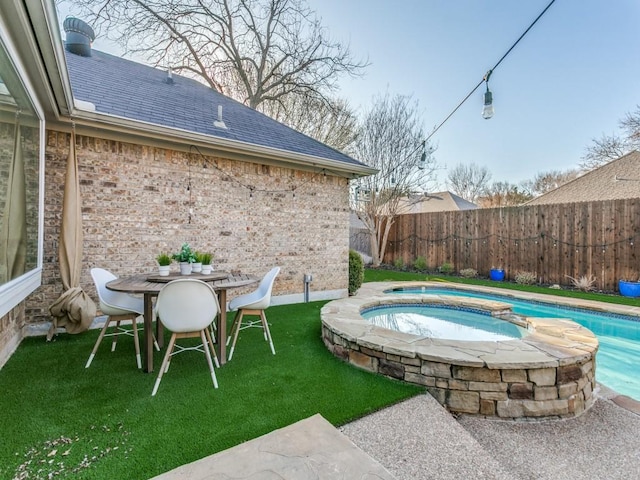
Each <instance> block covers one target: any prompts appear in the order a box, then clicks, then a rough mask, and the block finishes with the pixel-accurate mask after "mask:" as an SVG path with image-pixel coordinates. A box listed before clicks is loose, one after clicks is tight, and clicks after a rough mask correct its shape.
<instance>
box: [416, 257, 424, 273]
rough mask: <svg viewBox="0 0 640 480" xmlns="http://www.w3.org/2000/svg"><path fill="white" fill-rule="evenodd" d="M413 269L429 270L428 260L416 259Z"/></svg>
mask: <svg viewBox="0 0 640 480" xmlns="http://www.w3.org/2000/svg"><path fill="white" fill-rule="evenodd" d="M413 268H415V269H416V270H420V271H425V270H427V259H426V258H424V257H418V258H416V261H415V262H413Z"/></svg>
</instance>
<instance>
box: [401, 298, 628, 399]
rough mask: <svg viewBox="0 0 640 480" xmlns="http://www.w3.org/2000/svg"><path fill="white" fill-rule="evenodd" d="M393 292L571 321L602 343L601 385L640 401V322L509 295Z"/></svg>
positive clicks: (598, 362) (598, 371)
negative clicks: (492, 303)
mask: <svg viewBox="0 0 640 480" xmlns="http://www.w3.org/2000/svg"><path fill="white" fill-rule="evenodd" d="M390 293H409V294H415V293H426V294H434V295H455V296H463V297H473V298H483V299H488V300H497V301H500V302H505V303H508V304H510V305H512V308H513V312H514V313H517V314H520V315H525V316H530V317H543V318H544V317H547V318H549V317H551V318H553V317H558V318H568V319H570V320H573V321H574V322H576V323H578V324H580V325H582V326H583V327H586V328H588V329H589V330H591V331H592V332H593V333H594V334H595V335H596V337H597V338H598V342H599V343H600V347H599V349H598V354H597V355H596V378H597V380H598V382H600V383H602V384H604V385H606V386H607V387H609V388H612V389H614V390H615V391H617V392H619V393H621V394H623V395H627V396H629V397H632V398H634V399H636V400H639V401H640V374H639V373H638V372H640V319H639V318H637V317H631V316H625V315H615V314H611V315H607V314H604V313H601V312H592V311H590V310H584V309H574V308H570V307H563V306H559V305H555V304H548V303H541V302H533V301H527V300H523V299H520V298H513V297H509V296H506V295H492V294H484V293H478V292H473V291H467V290H464V291H463V290H456V289H454V288H430V287H427V288H410V289H402V290H396V291H393V292H390Z"/></svg>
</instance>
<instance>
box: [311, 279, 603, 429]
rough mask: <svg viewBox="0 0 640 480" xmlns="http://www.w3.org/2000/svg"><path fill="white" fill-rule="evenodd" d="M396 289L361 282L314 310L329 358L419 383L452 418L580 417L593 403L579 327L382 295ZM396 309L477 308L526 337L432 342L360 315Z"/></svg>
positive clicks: (590, 363) (449, 301) (498, 309)
mask: <svg viewBox="0 0 640 480" xmlns="http://www.w3.org/2000/svg"><path fill="white" fill-rule="evenodd" d="M412 285H416V283H415V282H413V283H412ZM425 285H427V284H425ZM399 286H401V285H400V284H398V283H395V282H394V283H387V282H384V283H383V282H379V283H366V284H364V285H363V286H362V287H361V288H360V290H359V291H358V294H357V295H356V296H354V297H348V298H344V299H340V300H335V301H333V302H329V303H328V304H326V305H325V306H324V307H323V308H322V312H321V318H322V336H323V341H324V343H325V345H326V346H327V347H328V348H329V349H330V350H331V351H332V352H333V353H334V355H336V356H338V357H340V358H342V359H344V360H346V361H348V362H349V363H351V364H353V365H355V366H357V367H360V368H363V369H366V370H370V371H372V372H376V373H380V374H382V375H386V376H389V377H393V378H398V379H400V380H404V381H407V382H411V383H415V384H419V385H424V386H425V387H426V388H427V390H428V391H429V392H430V393H431V394H432V395H433V396H434V397H435V398H436V399H437V400H438V401H439V402H440V403H441V404H442V405H444V406H445V407H446V408H447V409H449V410H450V411H452V412H456V413H467V414H475V415H483V416H489V417H499V418H505V419H516V418H561V417H573V416H577V415H580V414H581V413H582V412H584V411H585V410H586V409H588V408H589V407H590V406H591V405H592V404H593V400H594V397H593V390H594V388H595V355H596V352H597V350H598V340H597V339H596V337H595V335H593V334H592V333H591V332H590V331H589V330H587V329H586V328H584V327H582V326H580V325H578V324H577V323H575V322H573V321H570V320H566V319H556V318H554V319H541V318H524V317H520V316H517V315H514V314H513V313H512V312H511V309H510V306H509V305H508V304H507V303H503V302H495V301H488V300H482V299H472V298H464V297H454V296H445V295H438V296H435V295H433V296H432V295H424V294H420V295H397V294H394V295H386V294H385V293H384V292H385V291H386V290H389V289H392V288H397V287H399ZM398 304H404V305H407V304H432V305H446V306H447V307H449V308H451V307H453V308H462V309H477V310H482V311H484V312H489V313H490V314H491V315H493V316H498V317H500V318H502V319H503V320H505V321H509V322H515V323H518V324H519V325H520V326H522V327H524V328H526V329H527V330H528V333H527V335H524V336H522V338H514V339H507V340H498V341H474V340H451V339H444V338H443V339H438V338H431V337H430V336H428V335H419V334H418V335H414V334H408V333H403V332H398V331H394V330H390V329H388V328H382V327H380V326H375V325H373V324H371V323H369V322H367V320H365V319H364V318H363V317H362V315H361V311H363V310H365V309H370V308H373V307H376V306H383V305H384V306H386V305H398Z"/></svg>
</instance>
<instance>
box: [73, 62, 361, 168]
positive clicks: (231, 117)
mask: <svg viewBox="0 0 640 480" xmlns="http://www.w3.org/2000/svg"><path fill="white" fill-rule="evenodd" d="M65 55H66V61H67V67H68V70H69V77H70V81H71V87H72V90H73V96H74V98H75V99H76V100H82V101H84V102H90V103H92V104H93V105H95V111H96V112H98V113H103V114H108V115H114V116H117V117H122V118H126V119H130V120H137V121H141V122H146V123H152V124H156V125H161V126H164V127H169V128H175V129H180V130H186V131H189V132H195V133H199V134H203V135H207V136H211V137H215V138H220V139H226V140H232V141H233V140H235V141H238V142H243V143H247V144H253V145H258V146H262V147H267V148H273V149H277V150H283V151H287V152H293V153H298V154H303V155H310V156H313V157H318V158H322V159H327V160H332V161H337V162H340V163H344V164H348V165H353V166H363V165H364V164H362V163H361V162H358V161H357V160H354V159H353V158H351V157H349V156H348V155H345V154H343V153H341V152H339V151H337V150H335V149H333V148H331V147H329V146H327V145H325V144H323V143H321V142H319V141H317V140H315V139H313V138H311V137H308V136H306V135H304V134H302V133H300V132H297V131H295V130H293V129H292V128H289V127H287V126H286V125H284V124H282V123H280V122H277V121H275V120H273V119H272V118H270V117H268V116H266V115H264V114H262V113H260V112H258V111H256V110H253V109H252V108H249V107H247V106H245V105H243V104H241V103H240V102H237V101H235V100H233V99H231V98H229V97H226V96H225V95H222V94H221V93H219V92H216V91H215V90H213V89H211V88H209V87H208V86H206V85H204V84H202V83H200V82H198V81H196V80H193V79H190V78H186V77H183V76H180V75H172V78H173V82H167V77H168V74H167V72H166V71H163V70H159V69H156V68H152V67H149V66H147V65H143V64H141V63H137V62H134V61H131V60H127V59H124V58H120V57H116V56H114V55H109V54H107V53H103V52H99V51H96V50H93V51H92V56H90V57H82V56H79V55H74V54H72V53H69V52H66V51H65ZM219 106H221V107H222V120H223V122H224V124H225V125H226V127H227V128H220V127H217V126H215V124H214V122H215V121H216V120H217V119H218V107H219Z"/></svg>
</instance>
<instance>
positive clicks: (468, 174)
mask: <svg viewBox="0 0 640 480" xmlns="http://www.w3.org/2000/svg"><path fill="white" fill-rule="evenodd" d="M489 180H491V173H490V172H489V169H488V168H487V167H480V166H478V165H476V164H475V163H471V164H468V165H465V164H463V163H459V164H458V165H456V166H455V167H453V168H452V169H451V170H449V175H448V176H447V184H448V186H449V188H450V189H451V191H452V192H453V193H455V194H456V195H459V196H460V197H462V198H464V199H465V200H468V201H469V202H473V203H475V202H476V201H477V200H478V197H479V196H480V195H481V194H482V192H484V191H485V189H486V188H487V186H488V185H489Z"/></svg>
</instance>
